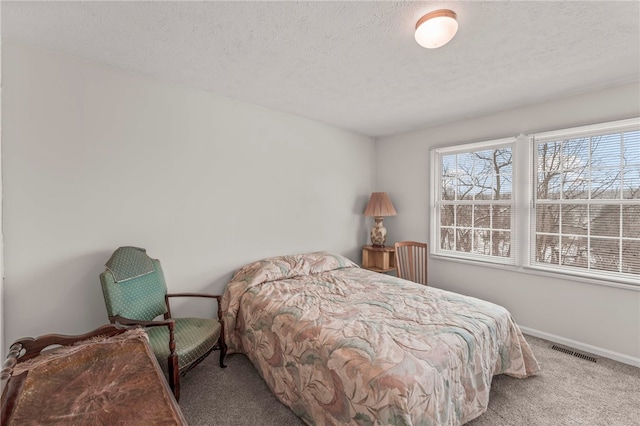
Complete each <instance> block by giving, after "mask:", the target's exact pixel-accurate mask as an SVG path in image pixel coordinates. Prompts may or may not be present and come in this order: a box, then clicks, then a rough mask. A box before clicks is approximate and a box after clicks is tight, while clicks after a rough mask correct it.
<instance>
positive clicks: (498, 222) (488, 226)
mask: <svg viewBox="0 0 640 426" xmlns="http://www.w3.org/2000/svg"><path fill="white" fill-rule="evenodd" d="M512 154H513V149H512V146H511V145H509V146H501V147H496V148H493V149H483V150H479V151H471V152H463V153H457V154H451V155H443V156H441V157H440V161H441V162H440V167H441V180H440V181H441V183H442V187H441V189H440V200H439V202H440V210H439V212H440V224H439V225H440V226H439V229H440V249H442V250H447V251H452V252H458V253H468V254H472V255H479V256H490V257H503V258H511V257H512V249H511V232H512V231H511V222H512V220H511V217H512V203H513V155H512Z"/></svg>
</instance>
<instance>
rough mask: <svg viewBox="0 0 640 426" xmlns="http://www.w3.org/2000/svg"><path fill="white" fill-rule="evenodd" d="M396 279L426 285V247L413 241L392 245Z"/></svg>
mask: <svg viewBox="0 0 640 426" xmlns="http://www.w3.org/2000/svg"><path fill="white" fill-rule="evenodd" d="M394 248H395V261H396V269H397V271H398V277H400V278H403V279H405V280H409V281H413V282H416V283H420V284H425V285H426V284H427V245H426V244H425V243H418V242H415V241H400V242H397V243H395V244H394Z"/></svg>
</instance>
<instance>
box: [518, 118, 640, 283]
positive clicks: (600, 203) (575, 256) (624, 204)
mask: <svg viewBox="0 0 640 426" xmlns="http://www.w3.org/2000/svg"><path fill="white" fill-rule="evenodd" d="M532 139H533V170H534V171H535V172H534V175H533V176H532V180H533V182H534V183H533V186H534V191H533V199H534V203H533V206H534V210H535V214H532V220H531V225H532V226H531V246H532V249H531V251H530V257H531V258H530V263H531V265H532V266H538V267H545V268H550V269H558V270H563V271H567V272H569V271H574V272H575V273H578V274H579V273H581V272H582V273H584V272H588V273H589V275H591V276H593V275H596V276H601V277H602V278H614V279H615V278H616V277H622V278H624V277H625V276H626V277H629V278H634V277H635V279H636V280H637V279H639V278H640V130H639V129H638V126H637V125H635V126H634V125H630V126H624V125H623V126H615V127H614V128H606V127H604V128H598V127H595V128H593V127H592V128H578V129H573V130H568V131H560V132H550V133H542V134H537V135H534V136H533V138H532Z"/></svg>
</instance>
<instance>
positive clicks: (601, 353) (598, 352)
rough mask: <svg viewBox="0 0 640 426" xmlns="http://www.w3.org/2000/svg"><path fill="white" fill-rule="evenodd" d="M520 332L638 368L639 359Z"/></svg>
mask: <svg viewBox="0 0 640 426" xmlns="http://www.w3.org/2000/svg"><path fill="white" fill-rule="evenodd" d="M519 327H520V330H522V332H523V333H524V334H530V335H532V336H533V337H539V338H541V339H545V340H549V341H551V342H554V343H558V344H560V345H565V346H569V347H572V348H575V349H578V350H580V351H584V352H588V353H591V354H594V355H599V356H602V357H605V358H609V359H612V360H614V361H618V362H621V363H623V364H629V365H633V366H634V367H640V358H635V357H632V356H629V355H624V354H621V353H619V352H614V351H610V350H608V349H603V348H599V347H598V346H592V345H588V344H586V343H582V342H578V341H576V340H571V339H567V338H564V337H561V336H556V335H555V334H551V333H545V332H544V331H540V330H535V329H533V328H528V327H522V326H519Z"/></svg>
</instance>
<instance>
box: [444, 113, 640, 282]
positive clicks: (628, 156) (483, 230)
mask: <svg viewBox="0 0 640 426" xmlns="http://www.w3.org/2000/svg"><path fill="white" fill-rule="evenodd" d="M432 207H433V210H432V212H433V214H432V227H431V229H432V231H431V250H432V254H434V255H438V256H445V257H451V258H458V259H468V260H475V261H481V262H490V263H501V264H510V265H514V266H516V267H519V268H527V269H540V270H545V271H551V272H556V273H563V274H570V275H577V276H586V277H596V278H600V279H604V280H609V281H616V282H622V283H632V284H640V119H632V120H623V121H617V122H612V123H604V124H598V125H593V126H584V127H580V128H573V129H565V130H560V131H554V132H545V133H537V134H534V135H529V136H525V135H521V136H520V137H518V138H510V139H501V140H497V141H487V142H479V143H474V144H466V145H458V146H454V147H446V148H438V149H434V150H433V151H432Z"/></svg>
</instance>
